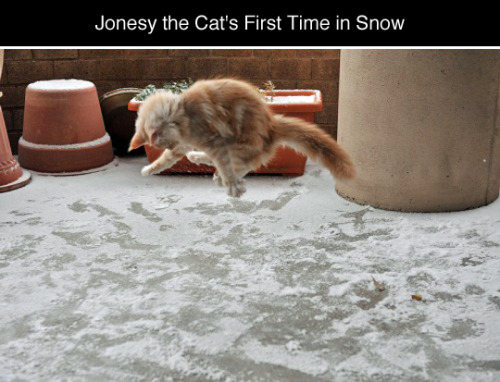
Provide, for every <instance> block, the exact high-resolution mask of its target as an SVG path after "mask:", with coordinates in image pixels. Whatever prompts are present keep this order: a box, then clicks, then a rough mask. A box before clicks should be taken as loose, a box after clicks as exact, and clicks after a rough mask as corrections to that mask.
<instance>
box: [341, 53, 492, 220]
mask: <svg viewBox="0 0 500 382" xmlns="http://www.w3.org/2000/svg"><path fill="white" fill-rule="evenodd" d="M499 83H500V50H447V49H446V50H427V49H424V50H399V49H398V50H378V49H377V50H342V52H341V58H340V84H339V122H338V140H339V143H340V144H341V145H342V146H343V147H345V149H346V150H347V152H349V153H350V154H351V155H352V157H353V160H354V163H355V164H356V170H357V177H356V179H354V180H351V181H341V180H339V181H338V182H337V192H338V193H339V194H340V195H342V196H344V197H345V198H348V199H351V200H353V201H355V202H358V203H361V204H369V205H372V206H375V207H379V208H383V209H390V210H400V211H422V212H424V211H429V212H430V211H456V210H464V209H468V208H473V207H479V206H483V205H486V204H488V203H491V202H492V201H494V200H495V199H496V198H497V197H498V194H499V187H500V137H499V130H500V115H499V114H500V113H499V109H500V101H499Z"/></svg>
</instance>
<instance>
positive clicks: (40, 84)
mask: <svg viewBox="0 0 500 382" xmlns="http://www.w3.org/2000/svg"><path fill="white" fill-rule="evenodd" d="M94 86H95V85H94V84H93V83H92V82H90V81H85V80H76V79H61V80H45V81H36V82H33V83H31V84H29V85H28V88H30V89H36V90H80V89H87V88H92V87H94Z"/></svg>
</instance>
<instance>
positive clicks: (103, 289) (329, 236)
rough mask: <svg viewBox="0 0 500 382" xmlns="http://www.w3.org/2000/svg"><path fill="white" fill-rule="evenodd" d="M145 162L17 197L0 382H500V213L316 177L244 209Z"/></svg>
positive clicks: (6, 269)
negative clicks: (364, 199)
mask: <svg viewBox="0 0 500 382" xmlns="http://www.w3.org/2000/svg"><path fill="white" fill-rule="evenodd" d="M145 163H146V159H145V158H144V157H136V158H122V159H120V160H119V162H118V165H117V166H113V167H111V168H109V169H107V170H106V171H102V172H97V173H92V174H86V175H80V176H72V177H51V176H40V175H37V174H33V179H32V181H31V183H30V184H28V185H27V186H26V187H24V188H21V189H18V190H15V191H11V192H8V193H4V194H0V328H1V330H0V381H62V380H65V381H498V380H500V201H498V200H497V201H496V202H494V203H493V204H491V205H489V206H486V207H482V208H478V209H475V210H470V211H464V212H456V213H442V214H412V213H397V212H389V211H382V210H378V209H375V208H372V207H369V206H360V205H357V204H354V203H351V202H349V201H347V200H344V199H342V198H341V197H339V196H338V195H337V194H336V193H335V190H334V185H335V182H334V180H333V179H332V178H331V176H330V175H329V173H327V172H326V171H325V170H323V169H321V168H320V167H319V166H317V165H316V164H314V163H311V162H309V163H308V166H307V169H306V174H305V175H304V176H302V177H294V178H289V177H273V176H251V177H249V178H248V179H247V189H248V192H247V193H246V194H245V195H244V196H243V197H242V198H241V199H239V200H238V199H232V198H229V197H228V196H227V195H226V194H225V191H224V190H223V189H221V188H218V187H216V186H215V185H214V184H213V183H212V181H211V179H210V177H208V176H154V177H146V178H145V177H142V176H141V175H140V169H141V167H142V166H143V165H144V164H145ZM372 277H373V278H375V279H376V280H377V281H379V282H380V283H382V284H383V285H384V286H385V290H384V291H379V290H378V289H377V288H376V287H375V285H374V283H373V280H372ZM413 294H420V295H421V296H422V297H423V300H422V301H417V300H413V299H412V298H411V296H412V295H413Z"/></svg>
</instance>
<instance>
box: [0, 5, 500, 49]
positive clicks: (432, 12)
mask: <svg viewBox="0 0 500 382" xmlns="http://www.w3.org/2000/svg"><path fill="white" fill-rule="evenodd" d="M127 4H128V5H127ZM294 4H295V5H293V4H290V5H286V6H281V7H279V6H277V5H273V4H269V5H266V6H265V7H262V6H261V7H258V6H256V5H255V3H251V4H250V5H248V6H247V5H246V4H245V3H241V4H237V3H236V2H233V3H232V5H231V7H222V6H219V7H218V6H217V5H214V4H208V5H207V4H206V3H205V4H204V5H203V6H199V5H194V4H186V2H178V4H176V3H173V2H168V3H167V2H165V3H155V4H154V6H153V5H152V4H148V3H147V2H143V3H139V2H135V3H125V2H123V3H122V4H121V5H120V6H114V7H109V6H107V7H104V5H103V4H100V5H99V6H96V5H92V4H90V3H89V2H86V3H80V2H78V1H76V2H71V3H65V5H64V6H63V8H62V9H59V8H58V5H56V4H55V3H54V4H51V3H44V6H43V7H42V6H40V5H39V4H38V5H36V6H27V5H23V4H19V5H18V4H15V3H14V4H12V5H11V6H10V5H9V8H8V9H7V8H5V7H4V12H3V13H4V14H3V16H2V21H1V22H0V46H6V47H9V46H19V47H23V46H48V47H51V46H56V47H59V46H71V47H86V46H122V47H123V46H130V47H134V46H146V47H151V46H189V47H193V46H283V47H287V46H339V47H345V46H355V47H360V46H361V47H364V46H389V47H395V46H398V47H416V46H421V47H423V46H425V47H436V46H452V47H453V46H456V47H472V46H475V47H485V46H499V45H500V43H499V40H500V34H499V33H498V21H497V20H496V19H497V15H496V12H494V11H493V10H490V11H488V7H487V6H480V4H474V8H467V9H465V8H461V7H460V6H458V5H455V6H454V8H453V9H452V8H450V7H448V8H445V7H441V8H438V9H436V8H433V7H432V6H431V5H428V4H424V3H422V2H420V3H411V2H410V3H408V2H405V3H404V5H392V6H389V5H385V6H384V5H374V2H372V3H371V4H370V5H362V4H359V3H357V4H354V5H352V2H351V4H350V5H349V4H345V5H343V4H338V3H333V4H331V3H328V2H326V3H321V5H320V4H313V2H311V4H308V3H307V2H301V3H300V4H298V5H297V4H296V3H294ZM400 4H401V3H400ZM23 8H26V9H23Z"/></svg>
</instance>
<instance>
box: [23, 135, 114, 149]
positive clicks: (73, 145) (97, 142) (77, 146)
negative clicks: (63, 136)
mask: <svg viewBox="0 0 500 382" xmlns="http://www.w3.org/2000/svg"><path fill="white" fill-rule="evenodd" d="M110 140H111V138H110V137H109V135H108V133H104V135H103V136H102V137H101V138H97V139H94V140H92V141H87V142H81V143H71V144H65V145H47V144H43V143H34V142H30V141H27V140H26V139H24V137H21V138H20V139H19V144H20V145H23V146H24V147H28V148H30V149H37V150H78V149H84V148H89V147H96V146H101V145H103V144H105V143H107V142H109V141H110Z"/></svg>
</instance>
